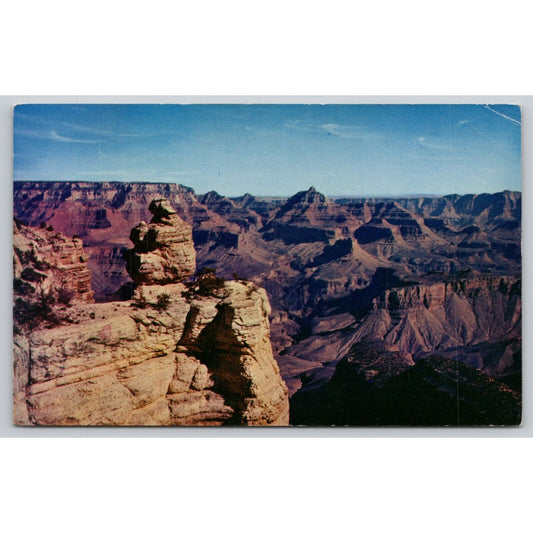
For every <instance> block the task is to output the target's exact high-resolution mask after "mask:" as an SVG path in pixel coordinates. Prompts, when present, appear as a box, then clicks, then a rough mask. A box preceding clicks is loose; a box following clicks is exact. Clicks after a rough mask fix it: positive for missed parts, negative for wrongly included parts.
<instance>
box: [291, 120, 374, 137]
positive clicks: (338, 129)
mask: <svg viewBox="0 0 533 533" xmlns="http://www.w3.org/2000/svg"><path fill="white" fill-rule="evenodd" d="M284 126H285V127H286V128H289V129H293V130H298V131H309V132H315V133H326V134H327V135H334V136H336V137H341V138H343V139H374V140H376V139H380V138H381V137H382V135H381V134H379V133H376V132H374V131H371V130H368V129H366V128H364V127H360V126H343V125H342V124H335V123H328V124H318V125H315V124H310V123H308V122H303V121H301V120H293V121H290V122H286V123H285V125H284Z"/></svg>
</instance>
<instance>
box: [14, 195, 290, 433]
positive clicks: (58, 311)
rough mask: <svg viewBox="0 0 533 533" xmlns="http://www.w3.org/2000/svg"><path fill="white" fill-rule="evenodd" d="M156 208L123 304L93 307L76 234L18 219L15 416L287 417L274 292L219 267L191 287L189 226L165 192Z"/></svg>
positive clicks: (136, 236)
mask: <svg viewBox="0 0 533 533" xmlns="http://www.w3.org/2000/svg"><path fill="white" fill-rule="evenodd" d="M150 211H151V212H152V214H153V215H154V217H153V219H152V221H151V223H150V224H140V225H139V226H137V227H136V228H134V229H133V230H132V233H131V240H132V242H133V243H134V248H133V250H130V251H129V252H128V253H127V258H128V270H129V272H130V274H131V275H132V277H133V279H134V280H135V281H136V283H137V288H136V290H135V295H134V298H133V300H131V301H126V302H109V303H98V304H96V303H94V301H93V299H92V293H91V292H90V284H88V283H87V280H88V279H89V280H90V272H89V270H88V268H87V263H86V262H85V258H84V255H83V249H82V246H81V241H80V240H79V239H76V238H74V239H71V238H68V237H64V236H63V235H61V234H58V233H55V232H54V231H53V230H51V229H49V228H48V229H47V228H44V227H43V228H30V227H28V226H25V225H23V224H20V223H18V222H17V223H16V225H15V227H14V265H15V275H14V279H15V335H14V421H15V423H16V424H19V425H31V424H36V425H57V426H64V425H136V426H143V425H222V424H234V425H287V424H288V421H289V401H288V392H287V387H286V385H285V383H284V382H283V380H282V379H281V376H280V373H279V369H278V366H277V364H276V362H275V360H274V357H273V355H272V348H271V344H270V330H269V323H268V315H269V313H270V305H269V302H268V298H267V295H266V292H265V291H264V290H263V289H258V288H257V287H256V286H255V285H254V284H252V283H250V282H246V281H231V282H225V283H224V284H221V283H220V281H219V280H217V278H215V277H214V276H213V275H212V274H211V273H208V274H206V275H205V276H204V278H202V279H200V280H199V281H198V282H197V283H185V282H184V281H185V280H186V279H187V278H188V277H190V275H191V274H192V273H193V272H194V266H195V255H194V247H193V243H192V238H191V229H190V226H188V225H187V224H186V223H185V222H183V221H182V220H181V219H180V218H179V217H178V216H177V215H176V214H175V212H174V211H173V210H172V209H171V207H170V205H169V204H168V202H167V201H166V200H155V201H153V202H152V203H151V205H150ZM65 280H66V281H65ZM65 287H67V289H65ZM23 317H24V318H23Z"/></svg>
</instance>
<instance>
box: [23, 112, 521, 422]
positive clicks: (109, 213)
mask: <svg viewBox="0 0 533 533" xmlns="http://www.w3.org/2000/svg"><path fill="white" fill-rule="evenodd" d="M13 194H14V198H13V209H14V220H13V308H14V320H13V421H14V424H16V425H20V426H32V425H35V426H327V427H331V426H351V427H356V426H364V427H370V426H380V427H383V426H403V427H416V426H426V427H427V426H437V427H442V426H460V427H464V426H516V425H520V423H521V419H522V362H521V348H522V329H521V324H522V319H521V317H522V314H521V269H522V260H521V220H522V214H521V111H520V107H519V106H516V105H501V104H497V105H496V104H490V103H486V104H453V105H448V104H446V105H440V104H439V105H437V104H413V105H403V104H402V105H400V104H372V105H370V104H351V105H340V104H328V105H314V104H307V105H303V104H301V105H296V104H265V105H258V104H248V105H244V104H243V105H240V104H204V105H198V104H194V105H193V104H191V105H181V104H165V105H151V104H79V105H78V104H77V105H74V104H42V105H41V104H23V105H18V106H16V107H15V109H14V187H13Z"/></svg>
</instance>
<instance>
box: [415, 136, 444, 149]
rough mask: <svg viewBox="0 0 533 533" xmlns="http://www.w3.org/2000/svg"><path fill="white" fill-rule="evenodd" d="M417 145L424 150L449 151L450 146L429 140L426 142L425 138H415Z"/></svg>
mask: <svg viewBox="0 0 533 533" xmlns="http://www.w3.org/2000/svg"><path fill="white" fill-rule="evenodd" d="M416 140H417V142H418V144H419V145H420V146H422V147H424V148H432V149H434V150H446V151H448V150H450V149H451V148H450V146H448V145H446V144H440V143H438V142H435V141H432V140H431V139H430V140H429V142H428V140H427V137H417V138H416Z"/></svg>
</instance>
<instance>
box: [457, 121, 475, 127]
mask: <svg viewBox="0 0 533 533" xmlns="http://www.w3.org/2000/svg"><path fill="white" fill-rule="evenodd" d="M470 122H472V121H471V120H460V121H459V122H458V123H457V124H456V125H455V126H456V127H457V126H464V125H465V124H470Z"/></svg>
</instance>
